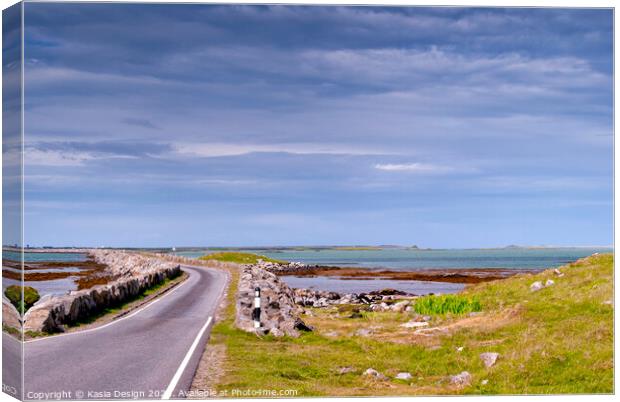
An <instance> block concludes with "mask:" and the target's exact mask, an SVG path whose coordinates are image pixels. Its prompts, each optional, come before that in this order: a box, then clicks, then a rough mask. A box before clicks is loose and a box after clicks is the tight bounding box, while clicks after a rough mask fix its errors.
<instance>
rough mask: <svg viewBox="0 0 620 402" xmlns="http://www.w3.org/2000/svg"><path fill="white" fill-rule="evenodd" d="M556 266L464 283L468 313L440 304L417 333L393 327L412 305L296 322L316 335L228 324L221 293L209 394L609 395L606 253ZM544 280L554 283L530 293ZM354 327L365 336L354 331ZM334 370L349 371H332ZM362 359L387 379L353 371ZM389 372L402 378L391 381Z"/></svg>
mask: <svg viewBox="0 0 620 402" xmlns="http://www.w3.org/2000/svg"><path fill="white" fill-rule="evenodd" d="M561 271H562V273H563V276H558V275H556V274H555V273H554V272H553V271H552V270H548V271H545V272H542V273H540V274H537V275H518V276H515V277H512V278H509V279H506V280H501V281H495V282H489V283H483V284H479V285H475V286H472V287H471V288H468V289H467V290H466V291H465V292H464V293H463V296H464V297H466V298H469V299H470V300H475V301H476V303H479V304H480V307H481V310H482V311H481V312H480V313H473V314H471V313H465V314H458V315H454V314H450V313H447V314H446V313H445V311H441V312H442V314H437V315H433V316H432V319H431V321H430V326H429V328H430V330H429V329H424V330H423V331H421V332H416V331H419V330H416V329H411V328H403V327H401V326H400V324H402V323H404V322H406V321H408V320H409V319H411V316H409V314H413V313H394V312H364V314H360V315H357V316H361V318H348V317H350V316H351V314H350V311H345V310H347V309H346V308H341V311H338V309H336V308H333V309H315V310H313V316H305V317H304V320H306V321H308V322H309V323H310V324H312V325H314V326H315V327H316V331H315V332H313V333H306V334H303V335H302V336H301V337H299V338H297V339H292V338H280V339H277V338H273V337H270V336H268V337H265V338H258V337H256V336H255V335H252V334H248V333H245V332H242V331H239V330H237V329H235V328H234V326H233V319H232V317H233V315H234V298H233V297H234V293H235V292H234V290H232V289H231V291H230V292H229V298H230V301H231V303H229V306H228V311H227V314H226V318H225V319H224V320H223V321H221V322H220V323H218V324H217V325H216V326H215V327H214V329H213V332H212V337H213V338H212V342H215V343H217V344H220V345H225V348H226V359H225V361H224V367H223V369H224V370H223V374H222V375H221V377H220V378H219V381H218V385H217V390H218V391H220V392H221V391H225V390H232V389H273V390H287V389H292V390H296V391H297V396H321V395H323V396H343V395H352V396H353V395H419V394H425V395H434V394H524V393H528V394H548V393H610V392H613V306H612V305H611V304H610V301H611V299H612V297H613V256H612V255H600V256H593V257H590V258H588V259H585V260H582V261H580V262H578V263H576V264H571V265H569V266H565V267H562V268H561ZM547 279H552V280H553V281H555V284H553V285H550V286H547V287H544V288H543V289H542V290H539V291H537V292H532V291H531V290H530V285H531V284H532V283H533V282H534V281H543V283H544V282H545V281H547ZM234 283H236V280H235V278H233V284H234ZM476 309H477V308H476ZM431 312H432V311H431ZM438 312H439V310H438ZM358 329H369V330H370V335H368V336H358V335H355V332H356V331H357V330H358ZM483 352H497V353H499V354H500V357H499V359H498V360H497V363H496V364H495V365H494V366H493V367H490V368H486V367H485V366H484V364H483V363H482V361H481V359H480V357H479V355H480V353H483ZM342 367H348V368H350V370H352V371H351V372H348V373H345V374H339V372H340V370H341V368H342ZM370 367H372V368H374V369H376V370H378V371H380V372H381V373H383V374H385V375H386V376H388V377H390V378H391V379H388V380H384V381H380V380H376V379H370V378H368V377H366V376H363V375H362V373H363V372H364V371H365V370H366V369H367V368H370ZM462 371H468V372H469V373H471V376H472V380H471V383H470V384H469V385H467V386H464V387H459V386H457V385H453V384H451V383H450V381H449V376H450V375H454V374H458V373H460V372H462ZM398 372H409V373H411V374H412V378H411V379H410V380H407V381H402V380H394V379H393V377H394V376H395V375H396V374H397V373H398Z"/></svg>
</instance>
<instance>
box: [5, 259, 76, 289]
mask: <svg viewBox="0 0 620 402" xmlns="http://www.w3.org/2000/svg"><path fill="white" fill-rule="evenodd" d="M20 254H21V253H18V252H16V251H10V250H2V259H7V260H13V261H19V260H20V259H21V256H20ZM85 260H86V254H84V253H28V252H25V253H24V261H26V262H38V261H62V262H76V261H85ZM2 269H3V270H7V271H11V272H19V270H16V269H14V268H7V267H2ZM79 271H80V269H79V268H77V267H63V268H47V269H36V270H29V271H28V272H29V273H45V272H72V273H75V272H79ZM75 279H77V276H70V277H67V278H62V279H54V280H48V281H32V282H29V281H26V282H24V285H25V286H32V287H33V288H35V289H37V291H38V292H39V295H41V296H44V295H47V294H53V295H63V294H66V293H67V292H69V291H71V290H75V289H76V288H77V285H76V284H75V282H74V281H75ZM11 285H21V282H20V281H18V280H14V279H9V278H2V291H3V292H4V290H5V289H6V288H7V287H8V286H11Z"/></svg>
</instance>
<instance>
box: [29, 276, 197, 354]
mask: <svg viewBox="0 0 620 402" xmlns="http://www.w3.org/2000/svg"><path fill="white" fill-rule="evenodd" d="M187 282H189V278H187V279H186V280H184V281H183V282H182V283H181V284H180V285H177V286H175V287H174V289H172V290H169V291H168V292H166V293H164V295H163V296H159V297H157V298H156V299H155V300H153V301H152V302H149V303H147V304H146V306H143V307H140V308H139V309H137V310H135V311H134V312H133V313H131V314H128V315H126V316H124V317H121V318H119V319H118V320H114V321H111V322H109V323H107V324H104V325H102V326H100V327H95V328H90V329H85V330H82V331H76V332H69V333H66V334H60V335H52V336H47V337H45V338H35V339H31V340H28V341H24V342H23V343H32V342H41V341H48V340H52V339H57V338H62V337H64V336H71V335H80V334H85V333H88V332H93V331H98V330H100V329H104V328H106V327H109V326H110V325H114V324H116V323H119V322H121V321H123V320H126V319H127V318H131V317H133V316H134V315H136V314H139V313H141V312H142V311H144V310H146V309H147V308H149V307H151V306H152V305H153V304H155V303H157V302H159V301H160V300H162V299H163V298H164V297H166V296H168V295H170V294H172V293H174V292H176V291H177V290H178V289H179V288H180V287H181V286H183V285H185V284H186V283H187Z"/></svg>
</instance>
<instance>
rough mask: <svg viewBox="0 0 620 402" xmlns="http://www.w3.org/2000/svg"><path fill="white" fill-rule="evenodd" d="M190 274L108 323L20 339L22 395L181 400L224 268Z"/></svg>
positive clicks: (220, 290)
mask: <svg viewBox="0 0 620 402" xmlns="http://www.w3.org/2000/svg"><path fill="white" fill-rule="evenodd" d="M182 269H183V270H184V271H185V272H187V273H188V274H189V277H188V278H187V279H186V280H185V281H184V282H183V283H181V284H180V285H178V286H177V287H176V288H174V289H172V290H171V291H169V292H167V293H165V294H164V295H163V296H161V297H159V298H157V299H155V300H154V301H153V302H151V303H149V304H147V305H146V306H145V307H143V308H142V309H139V310H137V311H135V312H133V313H132V314H130V315H128V316H126V317H123V318H121V319H119V320H116V321H113V322H112V323H110V324H107V325H104V326H101V327H98V328H94V329H92V330H86V331H82V332H75V333H71V334H66V335H59V336H54V337H49V338H41V339H35V340H33V341H29V342H26V343H25V345H24V374H25V382H24V397H25V399H28V400H32V399H58V397H60V398H61V399H118V398H122V399H132V398H138V399H162V398H163V399H167V398H183V396H184V395H183V392H184V391H187V390H188V389H189V387H190V385H191V381H192V378H193V376H194V373H195V371H196V368H197V366H198V362H199V361H200V357H201V355H202V352H203V350H204V346H205V344H206V342H207V340H208V337H209V333H210V329H211V325H212V323H213V319H212V317H213V316H214V314H215V311H216V308H217V306H218V304H219V302H220V299H221V297H222V294H223V291H224V289H225V286H226V281H227V274H226V273H225V272H223V271H218V270H213V269H206V268H198V267H191V266H182Z"/></svg>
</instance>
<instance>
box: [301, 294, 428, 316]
mask: <svg viewBox="0 0 620 402" xmlns="http://www.w3.org/2000/svg"><path fill="white" fill-rule="evenodd" d="M293 296H294V300H295V304H297V305H298V306H302V307H318V308H321V307H329V306H333V305H342V304H360V305H366V306H367V309H368V310H370V311H398V312H403V311H409V310H411V307H410V306H411V304H412V301H413V300H415V299H416V298H417V296H414V295H410V294H408V293H405V292H401V291H399V290H394V289H384V290H381V291H377V292H370V293H359V294H357V293H346V294H340V293H336V292H326V291H321V290H313V289H293ZM403 299H404V300H403ZM396 300H400V301H398V302H396Z"/></svg>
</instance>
